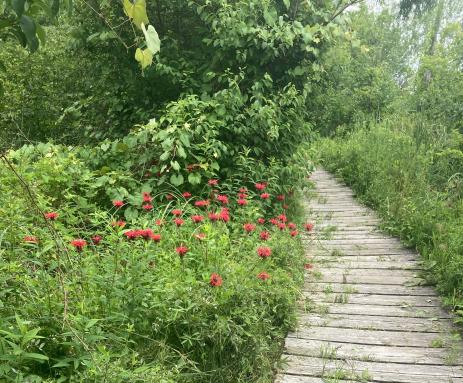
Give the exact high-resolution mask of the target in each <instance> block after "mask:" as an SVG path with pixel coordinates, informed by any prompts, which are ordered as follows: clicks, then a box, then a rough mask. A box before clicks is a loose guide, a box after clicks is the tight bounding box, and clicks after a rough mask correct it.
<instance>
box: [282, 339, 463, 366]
mask: <svg viewBox="0 0 463 383" xmlns="http://www.w3.org/2000/svg"><path fill="white" fill-rule="evenodd" d="M285 352H286V353H287V354H288V355H298V356H311V357H317V358H319V357H325V358H328V357H330V358H332V359H351V360H361V361H372V362H373V361H375V362H383V363H388V362H391V363H404V364H419V365H422V364H425V365H426V364H435V365H438V366H439V365H444V364H445V363H444V361H445V362H446V363H447V364H448V365H461V364H462V359H461V356H460V354H459V353H457V351H455V354H452V353H450V352H449V350H448V349H443V348H419V347H394V346H376V345H362V344H350V343H341V342H325V341H319V340H308V339H297V338H290V337H288V338H286V341H285Z"/></svg>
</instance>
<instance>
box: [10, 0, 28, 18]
mask: <svg viewBox="0 0 463 383" xmlns="http://www.w3.org/2000/svg"><path fill="white" fill-rule="evenodd" d="M25 4H26V0H12V1H11V7H12V8H13V10H14V11H15V12H16V14H17V15H18V17H21V16H22V14H23V13H24V5H25Z"/></svg>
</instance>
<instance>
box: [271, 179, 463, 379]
mask: <svg viewBox="0 0 463 383" xmlns="http://www.w3.org/2000/svg"><path fill="white" fill-rule="evenodd" d="M311 178H312V180H313V181H314V182H315V185H316V195H315V197H314V198H312V199H311V201H310V202H308V205H307V209H308V212H307V214H308V215H309V216H310V217H316V230H315V231H314V232H313V233H312V234H311V235H309V236H307V237H305V238H304V241H305V242H306V244H307V246H306V247H307V256H308V258H309V259H310V260H311V261H310V262H313V264H314V267H313V269H312V270H310V271H308V274H310V275H307V280H306V284H305V287H304V297H305V299H306V301H305V304H304V305H303V306H305V310H301V313H300V318H299V322H298V323H299V324H298V327H297V329H296V331H295V332H293V333H290V334H289V335H288V337H287V338H286V341H285V351H284V355H283V362H284V368H283V369H282V371H281V372H280V374H279V375H278V376H277V378H276V382H277V383H321V382H356V381H359V382H403V383H405V382H407V383H428V382H429V383H444V382H445V383H451V382H454V383H456V382H459V383H460V382H463V369H462V365H463V357H462V356H461V350H462V345H463V343H462V342H461V341H460V337H459V335H458V333H457V331H456V328H455V327H454V326H453V324H452V320H451V315H449V313H448V312H446V311H445V310H443V309H442V305H441V302H440V299H439V297H438V296H437V295H436V293H435V291H434V290H433V289H432V288H431V287H428V286H424V283H423V282H424V281H423V280H422V279H421V278H420V273H421V265H420V261H419V255H418V254H416V253H415V252H414V251H411V250H409V249H406V248H405V247H403V245H401V243H400V241H399V240H397V239H396V238H393V237H390V236H388V235H386V234H383V233H381V232H380V231H378V229H377V225H378V223H379V220H378V218H377V217H376V216H375V214H374V212H373V211H371V210H369V209H367V208H365V207H364V206H361V205H360V204H359V203H357V202H356V201H355V200H354V198H353V193H352V191H351V190H350V189H349V188H348V187H346V186H343V185H341V184H340V183H339V182H337V181H336V179H335V178H334V177H333V176H332V175H330V174H329V173H327V172H325V171H323V170H317V171H315V172H314V173H313V175H312V177H311Z"/></svg>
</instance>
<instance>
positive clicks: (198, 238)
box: [195, 233, 206, 241]
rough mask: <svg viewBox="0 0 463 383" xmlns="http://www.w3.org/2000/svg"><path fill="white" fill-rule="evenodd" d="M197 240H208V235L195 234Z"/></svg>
mask: <svg viewBox="0 0 463 383" xmlns="http://www.w3.org/2000/svg"><path fill="white" fill-rule="evenodd" d="M195 238H196V239H197V240H199V241H202V240H203V239H206V234H205V233H198V234H195Z"/></svg>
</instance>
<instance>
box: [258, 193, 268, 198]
mask: <svg viewBox="0 0 463 383" xmlns="http://www.w3.org/2000/svg"><path fill="white" fill-rule="evenodd" d="M260 198H262V199H269V198H270V194H268V193H262V194H261V195H260Z"/></svg>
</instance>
